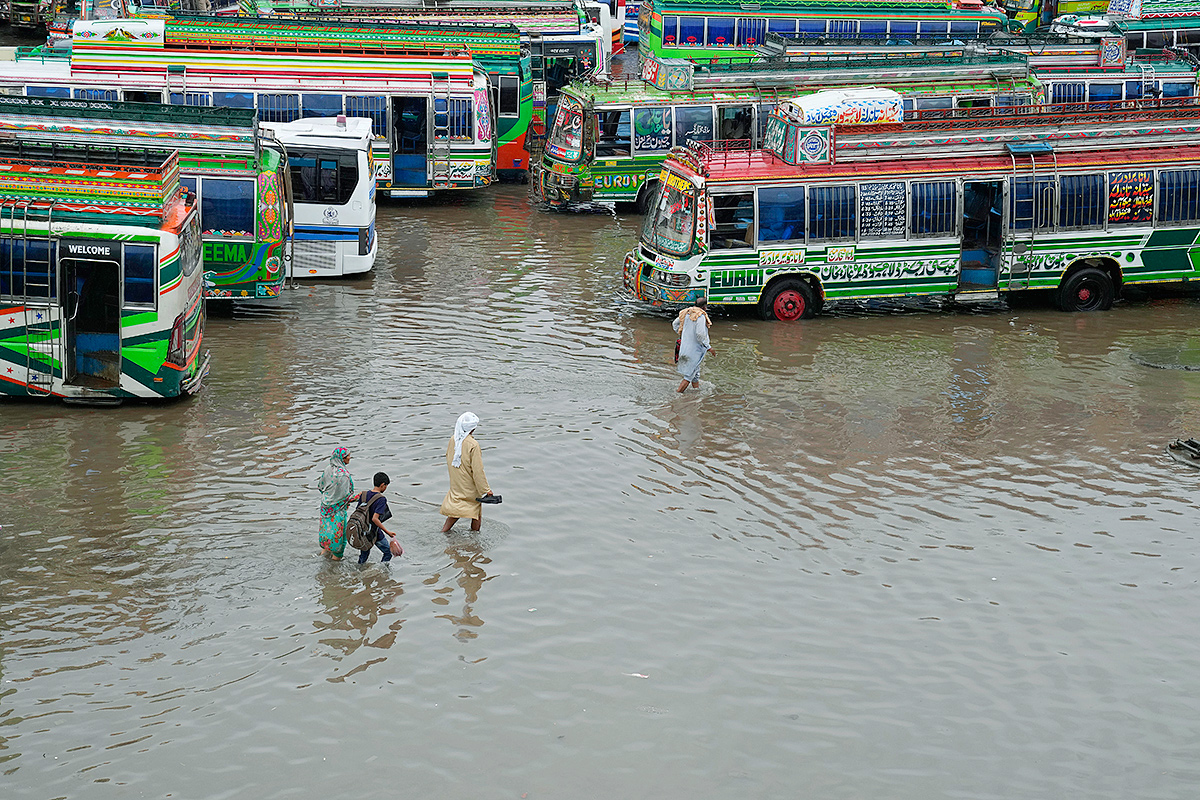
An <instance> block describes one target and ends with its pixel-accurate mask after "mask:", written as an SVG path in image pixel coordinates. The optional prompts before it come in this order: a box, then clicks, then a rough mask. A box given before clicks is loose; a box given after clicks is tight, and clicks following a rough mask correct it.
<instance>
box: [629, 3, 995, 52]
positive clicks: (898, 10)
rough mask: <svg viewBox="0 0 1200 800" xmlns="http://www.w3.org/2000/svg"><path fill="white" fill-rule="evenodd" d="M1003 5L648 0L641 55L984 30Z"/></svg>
mask: <svg viewBox="0 0 1200 800" xmlns="http://www.w3.org/2000/svg"><path fill="white" fill-rule="evenodd" d="M1007 22H1008V20H1007V18H1006V17H1005V16H1004V13H1003V12H1001V11H998V10H996V9H991V8H987V7H983V8H981V9H979V10H966V9H958V8H951V7H950V4H949V3H948V2H946V0H889V2H886V3H864V2H861V0H850V1H849V2H844V3H838V2H836V0H826V1H824V2H807V1H806V0H792V1H791V2H788V0H773V1H772V2H766V3H752V4H747V3H740V2H733V0H709V1H708V2H699V1H698V0H642V4H641V9H640V11H639V14H638V31H639V33H638V53H639V56H645V55H650V54H653V55H656V56H659V57H660V58H687V59H691V60H695V61H704V60H707V59H713V58H730V57H735V56H737V55H739V54H741V55H746V56H749V55H752V54H753V53H754V52H755V51H756V50H757V49H758V48H759V47H761V46H762V44H763V42H764V41H765V40H766V37H767V34H768V33H772V34H776V35H779V36H783V37H785V38H795V37H798V38H801V39H814V38H825V37H829V38H834V39H840V40H848V39H854V40H862V41H881V42H882V41H884V40H888V39H893V40H897V39H898V40H912V39H914V38H916V37H920V38H921V39H923V40H925V39H933V38H937V39H943V40H951V39H959V40H964V39H976V38H984V37H987V36H989V35H991V34H992V33H994V32H995V31H998V30H1000V29H1002V28H1003V27H1005V26H1006V25H1007Z"/></svg>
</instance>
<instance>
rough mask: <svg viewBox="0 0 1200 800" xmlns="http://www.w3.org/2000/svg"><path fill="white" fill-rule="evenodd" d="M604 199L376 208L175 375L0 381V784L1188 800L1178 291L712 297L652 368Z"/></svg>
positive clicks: (656, 337) (1185, 423) (1190, 484)
mask: <svg viewBox="0 0 1200 800" xmlns="http://www.w3.org/2000/svg"><path fill="white" fill-rule="evenodd" d="M638 221H639V220H638V218H637V217H635V216H624V215H617V216H611V215H606V214H592V215H551V214H545V213H542V212H539V211H537V210H536V209H534V208H533V207H532V206H531V205H530V204H529V201H528V199H527V194H526V189H525V187H520V186H501V187H497V188H495V189H493V190H488V191H486V192H482V193H479V194H477V195H472V196H467V197H459V198H456V199H453V200H440V201H432V202H411V203H410V202H403V203H402V202H388V203H385V204H384V205H383V206H382V208H381V209H380V219H379V235H380V238H381V242H382V250H381V255H380V260H379V263H378V265H377V267H376V269H375V271H374V273H373V274H372V275H370V276H367V277H364V278H361V279H354V280H345V281H338V282H325V283H316V284H303V285H301V286H300V287H299V288H297V289H294V290H289V291H287V292H286V294H285V295H284V297H283V298H282V299H281V300H280V302H278V303H275V304H271V305H268V304H265V303H263V304H255V305H248V306H239V307H238V308H237V309H236V310H235V311H233V312H232V314H231V315H226V316H219V315H214V316H213V317H212V318H211V319H210V320H209V324H208V329H207V336H206V340H207V343H208V346H209V347H210V348H211V350H212V362H213V370H212V377H211V380H210V381H209V385H208V386H207V388H206V389H205V391H204V392H203V393H202V394H201V396H199V397H198V398H196V399H194V400H190V401H184V402H180V403H175V404H169V405H165V406H152V405H151V406H145V405H131V406H126V407H122V408H118V409H80V408H68V407H64V406H61V405H43V404H37V403H9V404H6V405H0V453H2V454H3V458H2V460H0V464H2V468H0V498H2V500H0V525H2V526H3V527H0V796H2V797H3V798H5V799H6V800H26V799H27V798H28V799H29V800H43V799H45V800H48V799H49V798H87V800H93V799H100V800H103V799H104V798H122V799H124V798H132V797H160V798H165V797H171V798H185V799H186V798H256V800H268V799H269V798H326V797H405V798H471V799H472V800H475V799H477V798H653V799H654V800H668V799H671V800H674V799H676V798H678V799H679V800H685V799H688V800H690V799H691V798H737V799H738V800H744V799H745V798H797V797H806V798H821V799H825V798H830V799H832V800H840V799H842V798H844V799H845V800H855V799H857V798H875V797H879V798H903V799H906V800H907V799H908V798H911V799H912V800H930V799H931V798H953V800H962V799H964V798H971V799H975V800H991V799H993V798H1001V799H1003V800H1011V799H1012V798H1039V799H1040V798H1051V797H1062V798H1089V799H1094V798H1112V799H1113V800H1128V799H1129V798H1139V800H1158V799H1160V798H1181V799H1183V798H1187V799H1188V800H1192V798H1195V796H1196V792H1197V786H1200V746H1198V744H1197V743H1198V742H1200V638H1198V637H1197V636H1196V631H1197V622H1198V620H1197V617H1198V615H1200V591H1198V587H1197V578H1198V577H1200V546H1198V544H1197V538H1196V529H1197V509H1196V499H1197V488H1198V486H1200V470H1198V469H1193V468H1191V467H1188V466H1186V465H1182V464H1179V463H1177V462H1175V461H1172V460H1171V459H1169V458H1168V457H1167V456H1166V455H1165V454H1164V445H1165V444H1166V443H1167V442H1168V441H1170V440H1171V439H1174V438H1176V437H1179V436H1191V435H1200V417H1198V414H1197V412H1198V411H1200V391H1198V390H1200V372H1197V371H1192V370H1189V369H1179V368H1176V369H1159V368H1155V366H1174V367H1181V366H1182V367H1187V366H1194V365H1195V364H1196V363H1197V352H1196V351H1197V350H1198V349H1200V337H1197V335H1196V333H1195V331H1196V328H1197V320H1200V302H1198V301H1197V300H1195V299H1190V298H1187V297H1176V298H1170V297H1166V298H1158V299H1139V300H1136V301H1134V302H1126V303H1121V304H1118V305H1117V307H1115V308H1114V309H1113V310H1112V311H1111V312H1108V313H1099V314H1074V315H1072V314H1062V313H1058V312H1056V311H1053V310H1051V309H1050V308H1048V307H1039V306H1034V307H1031V308H1024V307H1023V308H1013V309H1010V308H1008V307H1006V306H1004V305H1002V304H995V305H991V306H987V307H984V308H979V309H973V310H957V311H955V310H937V309H936V308H934V307H933V306H931V305H925V306H916V307H914V306H903V307H851V308H845V309H842V310H840V311H838V312H837V313H833V314H826V315H823V316H821V317H818V318H817V319H814V320H811V321H805V322H802V323H798V324H781V323H768V322H761V321H759V320H758V319H757V318H756V317H754V316H752V315H750V314H744V313H742V314H733V313H718V314H715V315H714V317H715V322H714V325H713V328H712V341H713V346H714V347H715V348H716V354H715V356H712V357H710V359H709V361H708V362H706V365H705V371H704V374H703V386H702V388H701V389H700V391H698V392H694V393H693V392H689V393H687V394H685V395H682V396H680V395H676V394H674V392H673V389H674V387H675V385H676V383H677V380H678V376H677V375H676V374H675V372H674V369H673V365H671V364H670V363H669V362H670V355H671V350H672V347H673V345H674V341H675V335H674V333H672V331H671V329H670V324H669V317H667V316H665V315H663V314H660V313H656V312H654V311H652V310H649V309H646V308H643V307H641V306H639V305H637V304H635V303H633V302H631V301H630V300H629V299H628V298H627V297H626V296H625V295H624V293H623V291H622V288H621V281H620V268H621V260H622V257H623V255H624V253H625V251H626V250H627V249H628V248H629V247H630V246H631V243H632V242H633V241H634V237H635V236H636V232H637V229H638ZM468 409H469V410H472V411H474V412H475V413H477V414H478V415H479V417H480V419H481V420H482V422H481V424H480V427H479V429H478V432H477V437H478V439H479V442H480V444H481V445H482V447H483V459H484V463H485V465H486V467H487V471H488V477H489V478H490V480H491V485H492V488H493V489H494V490H495V491H496V492H497V493H499V494H502V495H503V497H504V503H503V504H502V505H499V506H488V507H486V510H485V512H484V527H483V530H482V532H481V533H480V534H479V535H472V534H470V533H469V532H468V531H467V530H466V526H465V525H464V524H462V523H460V527H461V528H462V530H459V531H457V532H455V533H453V534H451V535H449V536H446V535H443V534H442V533H441V532H440V530H439V528H440V522H441V518H440V517H439V516H438V514H437V505H438V503H440V501H441V498H442V496H443V494H444V493H445V490H446V468H445V461H444V454H445V448H446V442H447V440H448V439H449V438H450V435H451V433H452V430H453V425H454V420H455V418H456V417H457V416H458V415H459V414H460V413H461V412H462V411H464V410H468ZM338 445H343V446H346V447H348V448H350V450H351V451H352V452H353V454H354V460H353V461H352V463H351V467H352V469H353V473H354V477H355V481H356V484H357V485H358V486H359V487H363V486H365V485H368V484H369V481H370V477H371V475H372V473H374V472H375V471H376V470H381V469H382V470H384V471H386V472H388V473H389V474H390V475H391V478H392V484H391V488H390V489H389V497H391V498H392V500H391V502H392V504H393V507H394V509H395V512H396V516H395V519H394V520H393V522H392V525H393V527H395V528H396V529H398V530H399V531H400V532H401V541H402V542H403V544H404V546H405V548H406V550H407V552H406V555H405V556H404V558H402V559H397V560H396V561H393V562H392V564H391V565H390V566H387V567H385V566H381V565H380V564H379V561H378V557H379V554H378V553H375V554H374V555H373V556H372V559H371V563H370V564H369V565H368V566H367V567H365V568H363V569H360V568H358V566H357V565H354V564H351V563H331V562H329V561H327V560H326V559H324V558H323V557H321V556H320V555H319V554H318V550H317V546H316V538H317V522H318V520H317V504H318V494H317V492H316V489H315V481H316V478H317V476H318V474H319V471H320V467H321V464H322V463H323V462H324V460H325V458H326V457H327V456H328V454H329V453H330V451H331V449H332V448H333V447H335V446H338Z"/></svg>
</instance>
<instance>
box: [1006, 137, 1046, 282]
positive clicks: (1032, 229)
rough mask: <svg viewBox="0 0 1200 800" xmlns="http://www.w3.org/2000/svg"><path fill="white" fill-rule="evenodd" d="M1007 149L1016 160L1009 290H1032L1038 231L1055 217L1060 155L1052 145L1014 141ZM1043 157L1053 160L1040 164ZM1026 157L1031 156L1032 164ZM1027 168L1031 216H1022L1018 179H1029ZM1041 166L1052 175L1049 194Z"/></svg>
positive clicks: (1012, 178)
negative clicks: (1019, 205)
mask: <svg viewBox="0 0 1200 800" xmlns="http://www.w3.org/2000/svg"><path fill="white" fill-rule="evenodd" d="M1005 147H1006V149H1007V150H1008V155H1009V158H1011V159H1012V174H1011V176H1010V178H1009V182H1008V191H1009V196H1010V197H1011V198H1012V199H1011V200H1010V201H1009V208H1010V209H1011V210H1012V218H1011V219H1010V220H1009V224H1008V231H1007V233H1008V236H1009V239H1010V241H1009V245H1010V246H1009V247H1007V248H1005V249H1006V250H1007V251H1008V254H1009V258H1008V288H1010V289H1028V288H1029V282H1030V278H1029V276H1030V273H1031V272H1032V271H1033V266H1034V262H1035V257H1034V255H1033V245H1034V240H1035V239H1036V238H1037V230H1038V228H1039V227H1041V226H1043V225H1044V224H1045V223H1048V222H1049V221H1050V219H1051V218H1052V215H1053V214H1054V196H1055V188H1056V187H1057V186H1058V154H1057V153H1055V152H1054V146H1053V145H1052V144H1050V143H1049V142H1010V143H1009V144H1007V145H1005ZM1040 155H1048V156H1049V159H1048V160H1047V159H1043V160H1042V161H1041V162H1040V163H1039V161H1038V156H1040ZM1025 157H1028V161H1026V160H1025ZM1026 166H1028V168H1029V170H1030V172H1029V175H1028V177H1029V178H1030V180H1031V184H1030V190H1029V213H1028V215H1026V214H1022V213H1019V211H1018V207H1017V202H1016V195H1015V192H1016V185H1017V179H1018V178H1023V177H1026V175H1023V174H1022V173H1021V170H1022V168H1024V167H1026ZM1039 166H1041V167H1043V168H1047V169H1048V171H1049V172H1050V173H1051V181H1050V183H1049V184H1048V185H1047V186H1046V187H1045V191H1041V187H1040V186H1039V182H1038V178H1039V177H1040V175H1039V173H1038V167H1039ZM1047 169H1043V172H1042V174H1045V172H1046V171H1047ZM1039 194H1044V195H1045V196H1044V197H1043V196H1039ZM1022 223H1024V224H1022Z"/></svg>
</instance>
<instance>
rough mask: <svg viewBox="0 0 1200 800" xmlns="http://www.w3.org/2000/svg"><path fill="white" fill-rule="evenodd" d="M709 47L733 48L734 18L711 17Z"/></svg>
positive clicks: (709, 19)
mask: <svg viewBox="0 0 1200 800" xmlns="http://www.w3.org/2000/svg"><path fill="white" fill-rule="evenodd" d="M707 41H708V46H709V47H733V17H709V18H708V36H707Z"/></svg>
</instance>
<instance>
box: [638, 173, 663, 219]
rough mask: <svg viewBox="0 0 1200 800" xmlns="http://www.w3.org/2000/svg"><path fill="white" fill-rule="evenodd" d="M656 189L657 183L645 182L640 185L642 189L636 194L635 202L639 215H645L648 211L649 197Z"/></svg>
mask: <svg viewBox="0 0 1200 800" xmlns="http://www.w3.org/2000/svg"><path fill="white" fill-rule="evenodd" d="M657 188H658V181H646V182H645V183H643V184H642V188H641V190H640V191H639V192H638V196H637V200H636V201H635V203H636V205H637V212H638V213H639V214H645V213H646V212H647V211H649V210H650V197H651V196H652V195H653V194H654V190H655V189H657Z"/></svg>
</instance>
